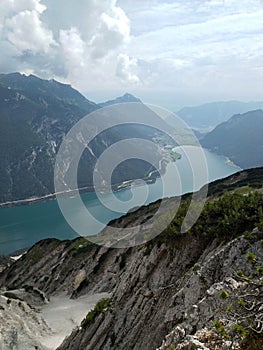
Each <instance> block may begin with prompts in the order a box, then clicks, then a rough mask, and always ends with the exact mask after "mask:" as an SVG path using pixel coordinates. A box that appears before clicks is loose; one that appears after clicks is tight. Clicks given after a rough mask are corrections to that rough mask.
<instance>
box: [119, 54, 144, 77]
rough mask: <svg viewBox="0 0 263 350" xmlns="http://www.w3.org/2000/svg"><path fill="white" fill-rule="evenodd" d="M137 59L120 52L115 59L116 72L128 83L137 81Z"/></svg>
mask: <svg viewBox="0 0 263 350" xmlns="http://www.w3.org/2000/svg"><path fill="white" fill-rule="evenodd" d="M136 70H137V60H136V59H135V58H130V57H129V56H128V55H126V54H120V55H119V56H118V59H117V67H116V74H117V76H118V77H120V78H121V79H122V80H124V81H126V82H130V83H139V81H140V80H139V78H138V76H137V75H136Z"/></svg>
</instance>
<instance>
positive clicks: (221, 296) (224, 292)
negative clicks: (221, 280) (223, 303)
mask: <svg viewBox="0 0 263 350" xmlns="http://www.w3.org/2000/svg"><path fill="white" fill-rule="evenodd" d="M229 297H230V295H229V293H228V292H227V291H226V290H221V292H220V298H222V299H227V298H229Z"/></svg>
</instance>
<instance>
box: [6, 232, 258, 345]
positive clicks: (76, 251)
mask: <svg viewBox="0 0 263 350" xmlns="http://www.w3.org/2000/svg"><path fill="white" fill-rule="evenodd" d="M260 238H261V237H260V234H259V235H258V239H254V240H249V239H247V238H245V237H244V236H240V237H238V238H236V239H233V240H231V241H228V242H225V241H222V240H220V239H218V238H217V239H214V240H211V239H210V240H207V239H205V238H204V237H202V236H200V237H194V236H190V235H182V236H181V237H178V239H177V240H176V242H175V241H174V242H169V241H166V242H163V243H160V244H151V243H149V244H145V245H141V246H138V247H134V248H129V249H128V248H127V249H111V248H105V247H99V246H95V245H93V244H90V243H89V242H88V241H85V240H84V239H83V238H80V239H77V240H75V241H64V242H60V241H56V240H46V241H42V242H39V243H38V244H37V245H35V246H34V247H33V248H32V249H31V250H29V251H28V253H27V254H26V255H24V256H23V257H22V258H21V259H19V260H18V261H16V262H14V263H13V264H12V265H11V266H10V267H8V268H6V269H5V270H4V271H3V272H2V274H1V275H0V286H1V287H2V289H3V288H5V289H8V290H9V289H18V288H22V287H23V286H24V287H25V285H26V288H27V290H29V291H30V290H31V291H32V289H33V290H35V291H36V290H38V291H42V292H43V293H45V294H43V295H45V298H46V299H47V300H48V299H49V297H52V296H55V295H57V294H58V293H61V292H63V293H66V294H67V295H68V296H69V297H71V298H79V297H81V296H84V295H86V294H89V293H91V294H92V293H101V292H107V293H111V303H110V306H108V307H107V308H105V309H103V310H102V311H99V312H98V313H96V315H95V316H92V318H91V321H87V320H86V321H83V322H82V324H81V326H79V327H76V328H75V330H73V332H72V333H71V334H70V335H69V336H68V337H67V338H66V339H65V340H64V342H63V343H62V344H61V345H60V346H59V348H58V349H59V350H79V349H83V350H107V349H113V350H141V349H143V350H156V349H158V350H170V347H171V346H177V348H176V349H178V350H179V349H191V346H197V348H199V349H203V350H205V349H207V348H208V349H224V348H226V349H227V346H228V344H227V343H226V342H225V341H224V340H222V339H221V338H220V337H219V338H218V335H217V334H216V333H215V329H214V328H213V322H214V320H215V319H216V317H217V312H218V311H217V310H221V309H222V308H223V304H224V300H223V299H222V298H221V297H220V292H221V291H222V290H226V292H227V293H229V294H230V295H231V294H232V293H234V292H235V291H236V290H238V289H239V288H242V283H241V282H240V281H239V280H238V279H236V278H235V271H237V270H239V269H242V270H243V272H244V274H247V275H249V274H250V273H251V264H248V263H247V254H248V252H252V253H254V254H258V253H260V252H262V248H261V246H260ZM46 251H49V256H48V257H47V255H46V254H45V252H46ZM36 257H37V259H36ZM50 271H51V273H50ZM43 302H44V301H43ZM4 303H6V302H4ZM15 303H16V302H14V303H13V301H12V305H11V307H12V308H14V306H13V305H16V304H15ZM4 307H5V310H0V311H1V312H7V311H6V310H7V307H8V308H10V305H4ZM19 310H20V309H19V306H17V307H16V309H15V310H13V317H14V318H15V314H16V312H18V311H19ZM87 313H88V309H87ZM9 315H11V314H10V313H9ZM29 315H30V313H29ZM3 317H5V316H3ZM10 317H11V316H10ZM21 318H23V319H24V320H25V323H27V322H29V324H30V322H31V321H30V319H31V318H30V317H29V321H26V320H27V318H25V317H24V316H23V317H22V316H21ZM32 322H33V321H32ZM37 322H38V321H36V324H37ZM14 328H16V329H20V330H21V332H22V333H24V332H25V334H27V333H26V331H24V329H23V328H17V325H16V321H10V331H8V329H9V328H8V327H3V326H2V329H1V331H0V334H1V337H2V338H3V337H6V338H7V339H9V340H10V339H13V338H14V337H15V336H13V335H12V334H13V333H12V331H11V329H14ZM36 328H37V327H36ZM31 329H33V330H34V327H33V326H32V327H31ZM42 329H43V330H42V332H48V329H46V328H44V326H43V328H42ZM36 334H37V333H36ZM27 338H28V339H29V340H30V339H31V336H30V335H28V336H27ZM14 339H15V338H14ZM33 340H34V338H33ZM33 340H32V341H33ZM21 344H23V343H21ZM30 344H31V343H30ZM211 344H212V345H211ZM7 349H8V348H7ZM21 349H22V350H23V348H21ZM27 349H30V347H29V345H28V348H27ZM40 349H41V348H40ZM1 350H2V349H1ZM5 350H6V349H5ZM8 350H9V349H8ZM19 350H20V348H19Z"/></svg>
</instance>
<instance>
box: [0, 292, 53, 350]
mask: <svg viewBox="0 0 263 350" xmlns="http://www.w3.org/2000/svg"><path fill="white" fill-rule="evenodd" d="M0 319H1V322H0V349H1V350H13V349H19V350H35V349H39V350H47V348H46V347H45V346H43V345H42V343H41V340H43V338H44V337H47V336H49V335H50V334H51V330H50V329H49V327H48V326H47V324H46V323H45V321H44V320H43V319H42V318H41V317H40V316H39V315H38V314H37V313H36V312H35V310H33V309H32V308H31V307H30V306H29V304H27V303H26V302H24V301H22V300H19V299H13V298H12V299H11V298H8V297H6V296H3V295H0Z"/></svg>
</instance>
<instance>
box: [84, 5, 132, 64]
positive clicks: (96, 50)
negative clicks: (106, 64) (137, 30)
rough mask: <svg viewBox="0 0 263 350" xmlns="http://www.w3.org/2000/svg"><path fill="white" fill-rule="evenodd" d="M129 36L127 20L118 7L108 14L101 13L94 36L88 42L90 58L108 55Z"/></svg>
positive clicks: (125, 41)
mask: <svg viewBox="0 0 263 350" xmlns="http://www.w3.org/2000/svg"><path fill="white" fill-rule="evenodd" d="M129 35H130V24H129V20H128V18H127V16H126V15H125V13H124V11H123V10H122V9H121V8H120V7H113V8H112V9H111V11H110V14H108V13H106V12H103V13H102V14H101V16H100V24H99V25H98V27H97V31H96V34H94V35H93V37H92V38H91V40H90V46H91V56H92V57H93V58H101V57H104V56H106V55H108V53H109V52H111V50H115V49H118V48H119V47H121V46H122V45H123V44H125V43H127V42H128V40H129Z"/></svg>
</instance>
